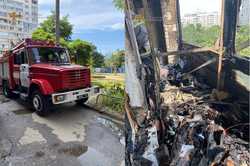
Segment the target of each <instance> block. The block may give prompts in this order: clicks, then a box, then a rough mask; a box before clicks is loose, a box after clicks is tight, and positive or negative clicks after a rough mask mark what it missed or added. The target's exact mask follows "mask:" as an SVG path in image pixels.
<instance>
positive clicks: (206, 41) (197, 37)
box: [183, 24, 250, 57]
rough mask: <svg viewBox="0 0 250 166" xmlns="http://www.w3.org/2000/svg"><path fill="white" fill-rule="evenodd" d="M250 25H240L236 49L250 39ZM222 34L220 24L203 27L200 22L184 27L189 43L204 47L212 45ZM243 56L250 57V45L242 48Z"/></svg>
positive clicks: (185, 38) (186, 40) (186, 39)
mask: <svg viewBox="0 0 250 166" xmlns="http://www.w3.org/2000/svg"><path fill="white" fill-rule="evenodd" d="M249 34H250V25H244V26H240V27H239V28H238V30H237V33H236V39H235V44H236V50H237V48H239V47H240V45H241V44H242V43H244V42H247V41H249V39H250V35H249ZM219 35H220V27H219V26H217V25H216V26H210V27H202V26H201V25H200V24H196V25H194V24H188V25H186V26H185V27H184V28H183V38H184V41H185V42H187V43H191V44H194V45H198V46H203V47H212V46H214V44H215V42H216V41H217V40H218V38H219ZM238 54H239V55H241V56H249V57H250V47H249V46H248V47H246V48H245V49H242V50H240V52H239V53H238Z"/></svg>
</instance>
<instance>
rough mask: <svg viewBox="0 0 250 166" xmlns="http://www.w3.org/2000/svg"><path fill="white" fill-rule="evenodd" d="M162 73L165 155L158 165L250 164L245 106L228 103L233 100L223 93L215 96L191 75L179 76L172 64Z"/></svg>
mask: <svg viewBox="0 0 250 166" xmlns="http://www.w3.org/2000/svg"><path fill="white" fill-rule="evenodd" d="M169 69H170V70H169ZM172 73H174V74H172ZM165 74H167V75H166V76H167V77H165V78H167V79H165V82H166V87H165V89H164V92H163V93H162V96H163V98H164V101H165V102H164V104H165V105H166V106H167V109H166V110H164V112H165V114H166V115H165V116H164V125H165V131H164V132H165V133H164V138H163V144H165V145H166V147H165V154H166V155H167V156H164V159H163V162H161V163H163V164H161V165H171V166H190V165H191V166H247V165H250V159H249V157H250V151H249V122H248V120H249V112H248V109H249V107H248V106H247V105H244V104H242V103H235V104H231V103H230V102H235V101H230V99H229V96H228V94H226V93H222V94H220V95H221V96H219V97H218V95H217V94H218V93H216V91H214V90H211V89H209V87H208V86H206V85H205V84H203V83H200V82H198V81H197V80H196V78H195V77H193V76H191V75H189V76H185V78H183V74H182V73H181V68H178V67H176V66H171V67H169V66H168V68H167V70H166V71H165ZM169 76H170V77H169ZM218 98H220V99H224V100H222V101H221V100H220V101H219V100H218ZM242 106H243V107H242ZM166 158H167V160H166ZM169 163H170V164H169Z"/></svg>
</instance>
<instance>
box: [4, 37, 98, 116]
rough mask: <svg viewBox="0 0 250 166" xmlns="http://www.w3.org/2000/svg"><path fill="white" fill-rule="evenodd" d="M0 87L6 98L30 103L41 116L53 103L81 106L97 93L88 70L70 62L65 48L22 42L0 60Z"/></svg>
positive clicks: (47, 111) (45, 43)
mask: <svg viewBox="0 0 250 166" xmlns="http://www.w3.org/2000/svg"><path fill="white" fill-rule="evenodd" d="M0 85H1V86H2V89H3V94H4V95H5V96H6V97H12V96H19V97H20V98H22V99H24V100H27V101H30V103H31V104H32V106H33V107H34V109H35V111H36V112H37V114H38V115H41V116H45V115H47V114H48V113H49V110H50V107H51V106H52V105H53V104H54V105H56V104H62V103H67V102H72V101H76V102H77V103H84V102H86V101H87V99H88V97H90V96H92V95H94V94H96V93H99V88H98V87H92V86H91V80H90V69H89V68H87V67H84V66H80V65H73V64H71V63H70V58H69V55H68V52H67V50H66V49H65V48H63V47H60V46H57V45H55V44H54V43H52V42H45V41H34V40H32V39H25V40H24V41H22V42H21V43H20V44H18V45H17V46H16V47H15V48H13V49H12V50H10V51H8V52H6V53H4V55H3V57H0Z"/></svg>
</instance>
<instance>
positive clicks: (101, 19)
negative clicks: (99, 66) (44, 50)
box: [39, 0, 124, 54]
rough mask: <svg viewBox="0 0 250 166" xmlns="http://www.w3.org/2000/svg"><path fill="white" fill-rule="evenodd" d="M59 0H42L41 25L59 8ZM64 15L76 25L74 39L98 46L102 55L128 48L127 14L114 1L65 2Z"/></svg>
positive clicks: (62, 4)
mask: <svg viewBox="0 0 250 166" xmlns="http://www.w3.org/2000/svg"><path fill="white" fill-rule="evenodd" d="M54 2H55V0H39V22H41V21H42V20H44V19H45V18H46V17H47V16H48V15H49V14H50V12H51V11H52V10H54V8H55V4H54ZM61 15H69V21H70V22H71V23H72V24H73V25H74V30H73V31H74V34H73V36H72V37H73V39H76V38H81V39H83V40H87V41H90V42H92V43H93V44H95V45H96V46H97V48H98V50H99V51H101V52H102V53H105V54H106V53H110V52H112V51H114V50H116V49H123V48H124V25H123V20H124V15H123V13H122V12H121V11H118V10H117V9H116V8H115V7H114V6H113V4H112V0H61Z"/></svg>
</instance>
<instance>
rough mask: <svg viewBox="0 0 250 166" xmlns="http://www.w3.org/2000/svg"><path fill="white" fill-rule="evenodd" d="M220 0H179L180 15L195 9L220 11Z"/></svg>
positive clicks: (195, 10) (192, 11)
mask: <svg viewBox="0 0 250 166" xmlns="http://www.w3.org/2000/svg"><path fill="white" fill-rule="evenodd" d="M220 6H221V0H180V9H181V15H184V14H188V13H194V12H197V11H204V12H213V11H220Z"/></svg>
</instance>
